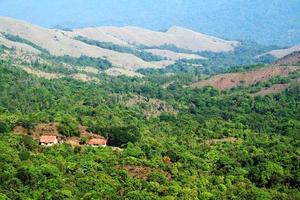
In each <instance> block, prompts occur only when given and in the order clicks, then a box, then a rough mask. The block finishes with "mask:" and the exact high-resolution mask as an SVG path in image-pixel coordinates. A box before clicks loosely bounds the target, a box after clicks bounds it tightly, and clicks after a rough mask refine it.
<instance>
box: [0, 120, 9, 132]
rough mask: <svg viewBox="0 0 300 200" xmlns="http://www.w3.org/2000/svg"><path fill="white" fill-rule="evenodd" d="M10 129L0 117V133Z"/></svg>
mask: <svg viewBox="0 0 300 200" xmlns="http://www.w3.org/2000/svg"><path fill="white" fill-rule="evenodd" d="M10 131H11V125H10V124H9V123H8V122H6V121H4V120H1V119H0V133H8V132H10Z"/></svg>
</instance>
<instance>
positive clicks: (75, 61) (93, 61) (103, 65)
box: [42, 54, 112, 70]
mask: <svg viewBox="0 0 300 200" xmlns="http://www.w3.org/2000/svg"><path fill="white" fill-rule="evenodd" d="M42 56H43V57H44V58H46V59H49V60H51V61H53V62H56V63H60V62H64V63H68V64H71V65H76V66H91V67H96V68H97V69H100V70H106V69H108V68H110V67H112V64H111V62H109V61H108V60H106V59H103V58H93V57H89V56H80V57H79V58H75V57H72V56H68V55H64V56H52V55H49V54H45V55H42Z"/></svg>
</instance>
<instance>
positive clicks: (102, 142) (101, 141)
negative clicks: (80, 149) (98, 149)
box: [88, 138, 107, 145]
mask: <svg viewBox="0 0 300 200" xmlns="http://www.w3.org/2000/svg"><path fill="white" fill-rule="evenodd" d="M106 143H107V140H106V139H100V138H93V139H91V140H90V141H89V142H88V144H89V145H106Z"/></svg>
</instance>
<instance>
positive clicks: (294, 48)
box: [266, 44, 300, 58]
mask: <svg viewBox="0 0 300 200" xmlns="http://www.w3.org/2000/svg"><path fill="white" fill-rule="evenodd" d="M297 51H300V44H299V45H296V46H292V47H290V48H286V49H275V50H272V51H270V52H268V53H266V54H269V55H272V56H275V57H277V58H283V57H284V56H287V55H289V54H291V53H293V52H297Z"/></svg>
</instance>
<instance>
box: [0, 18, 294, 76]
mask: <svg viewBox="0 0 300 200" xmlns="http://www.w3.org/2000/svg"><path fill="white" fill-rule="evenodd" d="M0 45H4V46H5V47H8V48H13V49H17V50H18V51H20V52H19V54H24V52H25V53H30V54H33V55H36V56H38V55H40V54H46V55H47V59H49V56H50V57H51V56H53V57H54V58H53V57H52V58H51V59H52V60H53V59H55V60H56V61H57V60H58V59H63V60H64V62H65V61H66V59H68V60H67V62H68V63H70V62H71V63H75V61H74V59H77V60H76V62H77V64H78V62H80V63H79V64H80V65H88V63H91V62H97V63H98V64H99V63H100V64H99V65H101V66H102V68H101V70H106V69H107V73H108V74H126V75H128V74H130V75H136V73H135V72H136V71H137V70H139V69H141V68H143V69H145V68H154V69H161V68H165V67H167V66H171V65H173V64H176V63H177V61H179V60H182V59H184V60H189V61H190V64H189V65H190V66H193V67H196V66H202V64H203V62H200V63H199V60H206V59H207V60H210V61H214V60H215V61H218V60H219V59H223V60H224V59H229V60H232V61H233V62H228V63H229V64H228V65H231V66H234V65H236V64H239V62H235V61H234V60H235V59H236V57H239V56H243V55H242V54H245V55H247V54H248V53H249V50H250V51H251V48H253V49H255V48H258V47H257V46H256V45H255V44H254V45H253V44H252V46H251V47H249V48H250V49H248V50H243V45H242V43H241V42H239V41H231V40H224V39H221V38H217V37H213V36H210V35H205V34H202V33H199V32H195V31H192V30H189V29H186V28H183V27H177V26H173V27H171V28H169V29H168V30H166V31H164V32H159V31H152V30H149V29H145V28H139V27H134V26H126V27H114V26H106V27H95V28H81V29H74V30H61V29H48V28H43V27H40V26H37V25H33V24H31V23H28V22H25V21H21V20H17V19H13V18H9V17H0ZM235 50H237V52H239V53H238V54H232V52H235ZM299 50H300V46H295V47H291V48H288V49H280V50H273V51H270V52H267V51H268V50H267V51H265V52H267V53H265V52H263V53H264V54H263V55H267V54H269V55H272V56H274V57H276V58H281V57H284V56H286V55H287V54H290V53H292V52H294V51H299ZM258 52H259V51H258ZM202 53H203V54H202ZM254 53H255V51H254ZM203 55H204V56H203ZM226 55H227V57H226ZM249 55H250V56H248V57H249V59H251V54H249ZM64 56H67V58H66V57H64ZM82 56H85V57H84V59H81V60H80V59H78V58H82ZM206 56H207V57H206ZM224 56H225V57H224ZM254 56H258V55H257V54H256V55H255V54H253V52H252V58H254ZM57 57H58V58H57ZM62 57H64V58H62ZM208 57H209V58H208ZM93 59H94V60H93ZM95 59H96V60H95ZM97 59H98V60H97ZM239 59H240V60H243V59H244V58H243V57H241V58H239ZM83 60H84V61H83ZM87 61H88V62H87ZM194 61H195V62H194ZM210 61H208V62H206V63H210ZM246 63H247V62H246ZM249 63H251V62H249ZM98 64H97V66H98ZM211 65H213V64H212V63H210V66H211ZM215 65H216V66H217V65H221V64H220V62H216V63H215ZM108 66H109V67H108ZM214 67H215V66H214ZM108 68H109V69H108Z"/></svg>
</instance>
